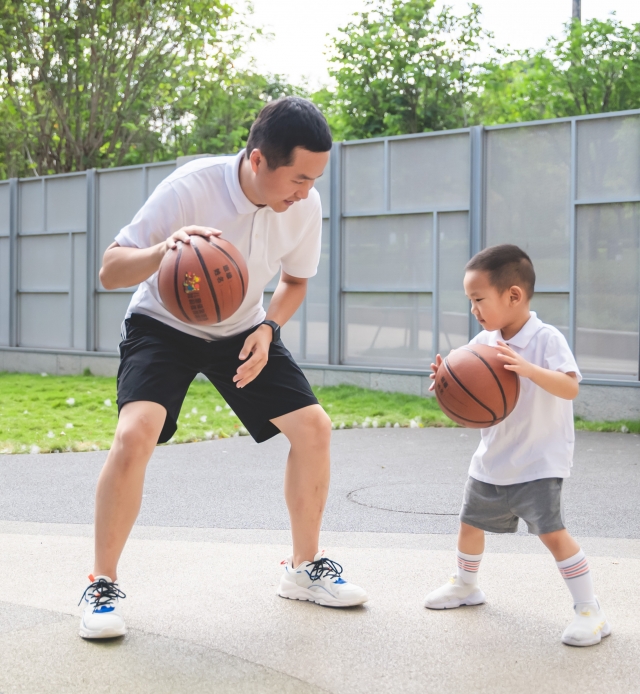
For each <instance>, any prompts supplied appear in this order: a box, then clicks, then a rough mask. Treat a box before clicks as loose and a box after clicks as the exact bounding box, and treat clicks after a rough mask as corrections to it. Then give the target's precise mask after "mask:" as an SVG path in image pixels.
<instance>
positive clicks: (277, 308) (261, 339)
mask: <svg viewBox="0 0 640 694" xmlns="http://www.w3.org/2000/svg"><path fill="white" fill-rule="evenodd" d="M307 283H308V280H306V279H303V278H300V277H293V276H292V275H287V273H286V272H284V270H283V271H282V274H281V275H280V281H279V282H278V286H277V287H276V290H275V292H274V293H273V296H272V297H271V303H270V304H269V310H268V311H267V318H268V319H269V320H272V321H275V322H276V323H277V324H278V325H284V324H285V323H286V322H287V321H288V320H289V319H290V318H291V316H293V314H294V313H295V312H296V311H297V310H298V308H299V307H300V304H302V302H303V301H304V297H305V295H306V293H307ZM272 337H273V331H272V330H271V328H270V327H269V326H268V325H261V326H260V327H259V328H258V329H257V330H255V331H254V332H252V333H251V335H249V337H248V338H247V339H246V340H245V343H244V345H243V347H242V351H241V352H240V359H241V360H243V361H244V360H245V359H247V361H245V363H244V364H242V365H241V366H240V367H238V371H237V372H236V375H235V376H234V377H233V380H234V383H235V384H236V386H237V387H238V388H244V386H246V385H247V384H248V383H251V381H253V380H254V378H256V377H257V376H258V374H259V373H260V372H261V371H262V369H264V367H265V364H266V363H267V360H268V359H269V345H270V344H271V339H272ZM249 355H251V358H250V359H248V357H249Z"/></svg>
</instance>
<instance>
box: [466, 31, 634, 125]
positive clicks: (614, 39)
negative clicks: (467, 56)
mask: <svg viewBox="0 0 640 694" xmlns="http://www.w3.org/2000/svg"><path fill="white" fill-rule="evenodd" d="M515 56H516V57H515V59H512V60H504V58H503V59H502V60H500V59H494V60H493V61H491V62H489V63H487V65H485V70H484V74H483V76H482V77H481V82H482V87H481V94H480V98H479V100H478V101H477V102H476V107H477V111H476V113H475V119H476V120H478V121H481V122H484V123H487V124H491V123H508V122H514V121H526V120H535V119H538V118H559V117H564V116H578V115H585V114H588V113H606V112H607V111H624V110H627V109H634V108H638V107H640V24H635V25H632V26H625V25H623V24H622V23H621V22H619V21H618V20H617V19H615V17H612V18H611V19H608V20H607V21H604V22H603V21H599V20H597V19H592V20H590V21H589V22H586V23H584V24H581V23H580V22H578V21H575V20H574V21H572V22H568V23H567V24H566V25H565V34H564V36H563V37H561V38H560V39H559V40H556V39H554V38H551V39H549V41H548V44H547V48H546V50H542V51H522V52H520V53H517V54H515ZM512 58H513V56H512Z"/></svg>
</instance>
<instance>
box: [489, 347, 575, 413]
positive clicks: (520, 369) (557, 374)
mask: <svg viewBox="0 0 640 694" xmlns="http://www.w3.org/2000/svg"><path fill="white" fill-rule="evenodd" d="M497 349H498V353H499V354H500V357H501V358H502V359H504V362H505V364H504V368H505V369H507V370H509V371H515V372H516V373H517V374H518V375H519V376H522V377H523V378H528V379H530V380H531V381H533V382H534V383H535V384H536V385H537V386H539V387H540V388H542V389H543V390H546V391H547V393H551V395H555V396H556V397H558V398H563V399H564V400H573V399H574V398H575V397H576V396H577V395H578V391H579V389H580V386H579V385H578V378H577V376H576V374H575V373H573V372H569V373H563V372H562V371H552V370H551V369H545V368H544V367H542V366H537V365H536V364H532V363H531V362H528V361H527V360H526V359H525V358H524V357H522V356H520V355H519V354H517V353H516V352H514V351H513V350H512V349H511V347H509V345H508V344H506V343H505V342H501V341H500V340H499V341H498V348H497Z"/></svg>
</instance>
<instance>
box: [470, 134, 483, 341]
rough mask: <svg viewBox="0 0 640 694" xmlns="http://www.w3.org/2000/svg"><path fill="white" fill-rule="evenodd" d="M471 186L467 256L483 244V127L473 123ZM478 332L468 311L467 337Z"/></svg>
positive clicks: (477, 250)
mask: <svg viewBox="0 0 640 694" xmlns="http://www.w3.org/2000/svg"><path fill="white" fill-rule="evenodd" d="M469 141H470V147H471V162H470V163H471V167H470V169H471V186H470V200H469V257H472V256H474V255H475V254H476V253H478V252H479V251H481V250H482V247H483V246H484V233H483V232H484V229H483V226H484V204H483V203H484V128H483V126H482V125H474V126H473V127H472V128H471V129H470V132H469ZM479 332H480V324H479V323H478V321H477V320H476V319H475V318H474V317H473V316H472V315H471V313H469V337H470V338H472V337H474V336H475V335H477V334H478V333H479Z"/></svg>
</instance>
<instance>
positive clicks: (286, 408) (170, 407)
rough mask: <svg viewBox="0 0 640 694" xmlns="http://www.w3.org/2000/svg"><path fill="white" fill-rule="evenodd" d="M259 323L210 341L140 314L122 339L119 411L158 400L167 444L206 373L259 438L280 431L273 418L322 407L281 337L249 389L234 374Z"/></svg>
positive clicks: (163, 439) (127, 323) (161, 439)
mask: <svg viewBox="0 0 640 694" xmlns="http://www.w3.org/2000/svg"><path fill="white" fill-rule="evenodd" d="M256 328H257V326H255V327H253V328H251V329H250V330H246V331H245V332H243V333H240V334H239V335H234V336H233V337H229V338H225V339H223V340H215V341H208V340H203V339H202V338H200V337H195V336H193V335H188V334H187V333H183V332H182V331H180V330H176V329H175V328H172V327H171V326H169V325H166V324H165V323H162V322H161V321H157V320H155V319H154V318H151V317H149V316H145V315H142V314H139V313H134V314H133V315H132V316H131V317H130V318H128V319H127V320H126V321H125V331H126V335H125V337H124V340H123V341H122V342H121V343H120V368H119V369H118V412H120V410H121V409H122V408H123V406H124V405H126V404H127V403H128V402H135V401H140V400H148V401H150V402H157V403H158V404H159V405H162V407H164V408H165V410H166V411H167V418H166V420H165V423H164V427H163V428H162V432H161V433H160V437H159V438H158V443H166V442H167V441H168V440H169V439H170V438H171V437H172V436H173V435H174V434H175V432H176V430H177V428H178V424H177V422H178V415H179V414H180V408H181V407H182V403H183V402H184V398H185V396H186V394H187V390H188V389H189V386H190V385H191V382H192V381H193V379H194V378H195V377H196V376H197V375H198V373H202V374H204V375H205V376H206V377H207V378H208V379H209V380H210V381H211V383H213V385H214V386H215V387H216V388H217V390H218V391H219V392H220V395H222V397H223V398H224V399H225V401H226V402H227V404H228V405H229V406H230V407H231V409H232V410H233V411H234V412H235V413H236V414H237V415H238V418H239V419H240V421H241V422H242V423H243V424H244V426H245V427H246V428H247V430H248V431H249V433H250V434H251V436H253V438H254V439H255V440H256V441H257V442H258V443H262V441H266V440H267V439H270V438H271V437H272V436H275V435H276V434H279V433H280V430H279V429H278V428H277V427H276V426H275V424H273V423H272V422H271V421H270V420H272V419H275V418H276V417H281V416H282V415H285V414H288V413H289V412H294V411H295V410H299V409H301V408H302V407H307V406H309V405H317V404H318V400H317V398H316V396H315V395H314V394H313V391H312V390H311V386H310V385H309V382H308V381H307V379H306V378H305V375H304V374H303V373H302V370H301V369H300V367H299V366H298V365H297V364H296V362H295V361H294V360H293V357H292V356H291V354H290V352H289V351H288V350H287V348H286V347H285V346H284V345H283V344H282V342H281V341H278V342H272V343H271V347H270V348H269V360H268V361H267V363H266V365H265V367H264V369H262V371H261V372H260V374H259V375H258V376H257V377H256V378H255V379H254V380H253V381H251V383H249V384H248V385H246V386H245V387H244V388H237V387H236V384H235V383H234V382H233V377H234V376H235V374H236V371H237V370H238V367H239V366H240V365H241V364H242V363H243V362H241V361H240V359H239V358H238V355H239V354H240V350H241V349H242V345H243V344H244V341H245V340H246V339H247V337H248V336H249V335H250V334H251V333H252V332H253V331H254V330H255V329H256Z"/></svg>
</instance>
